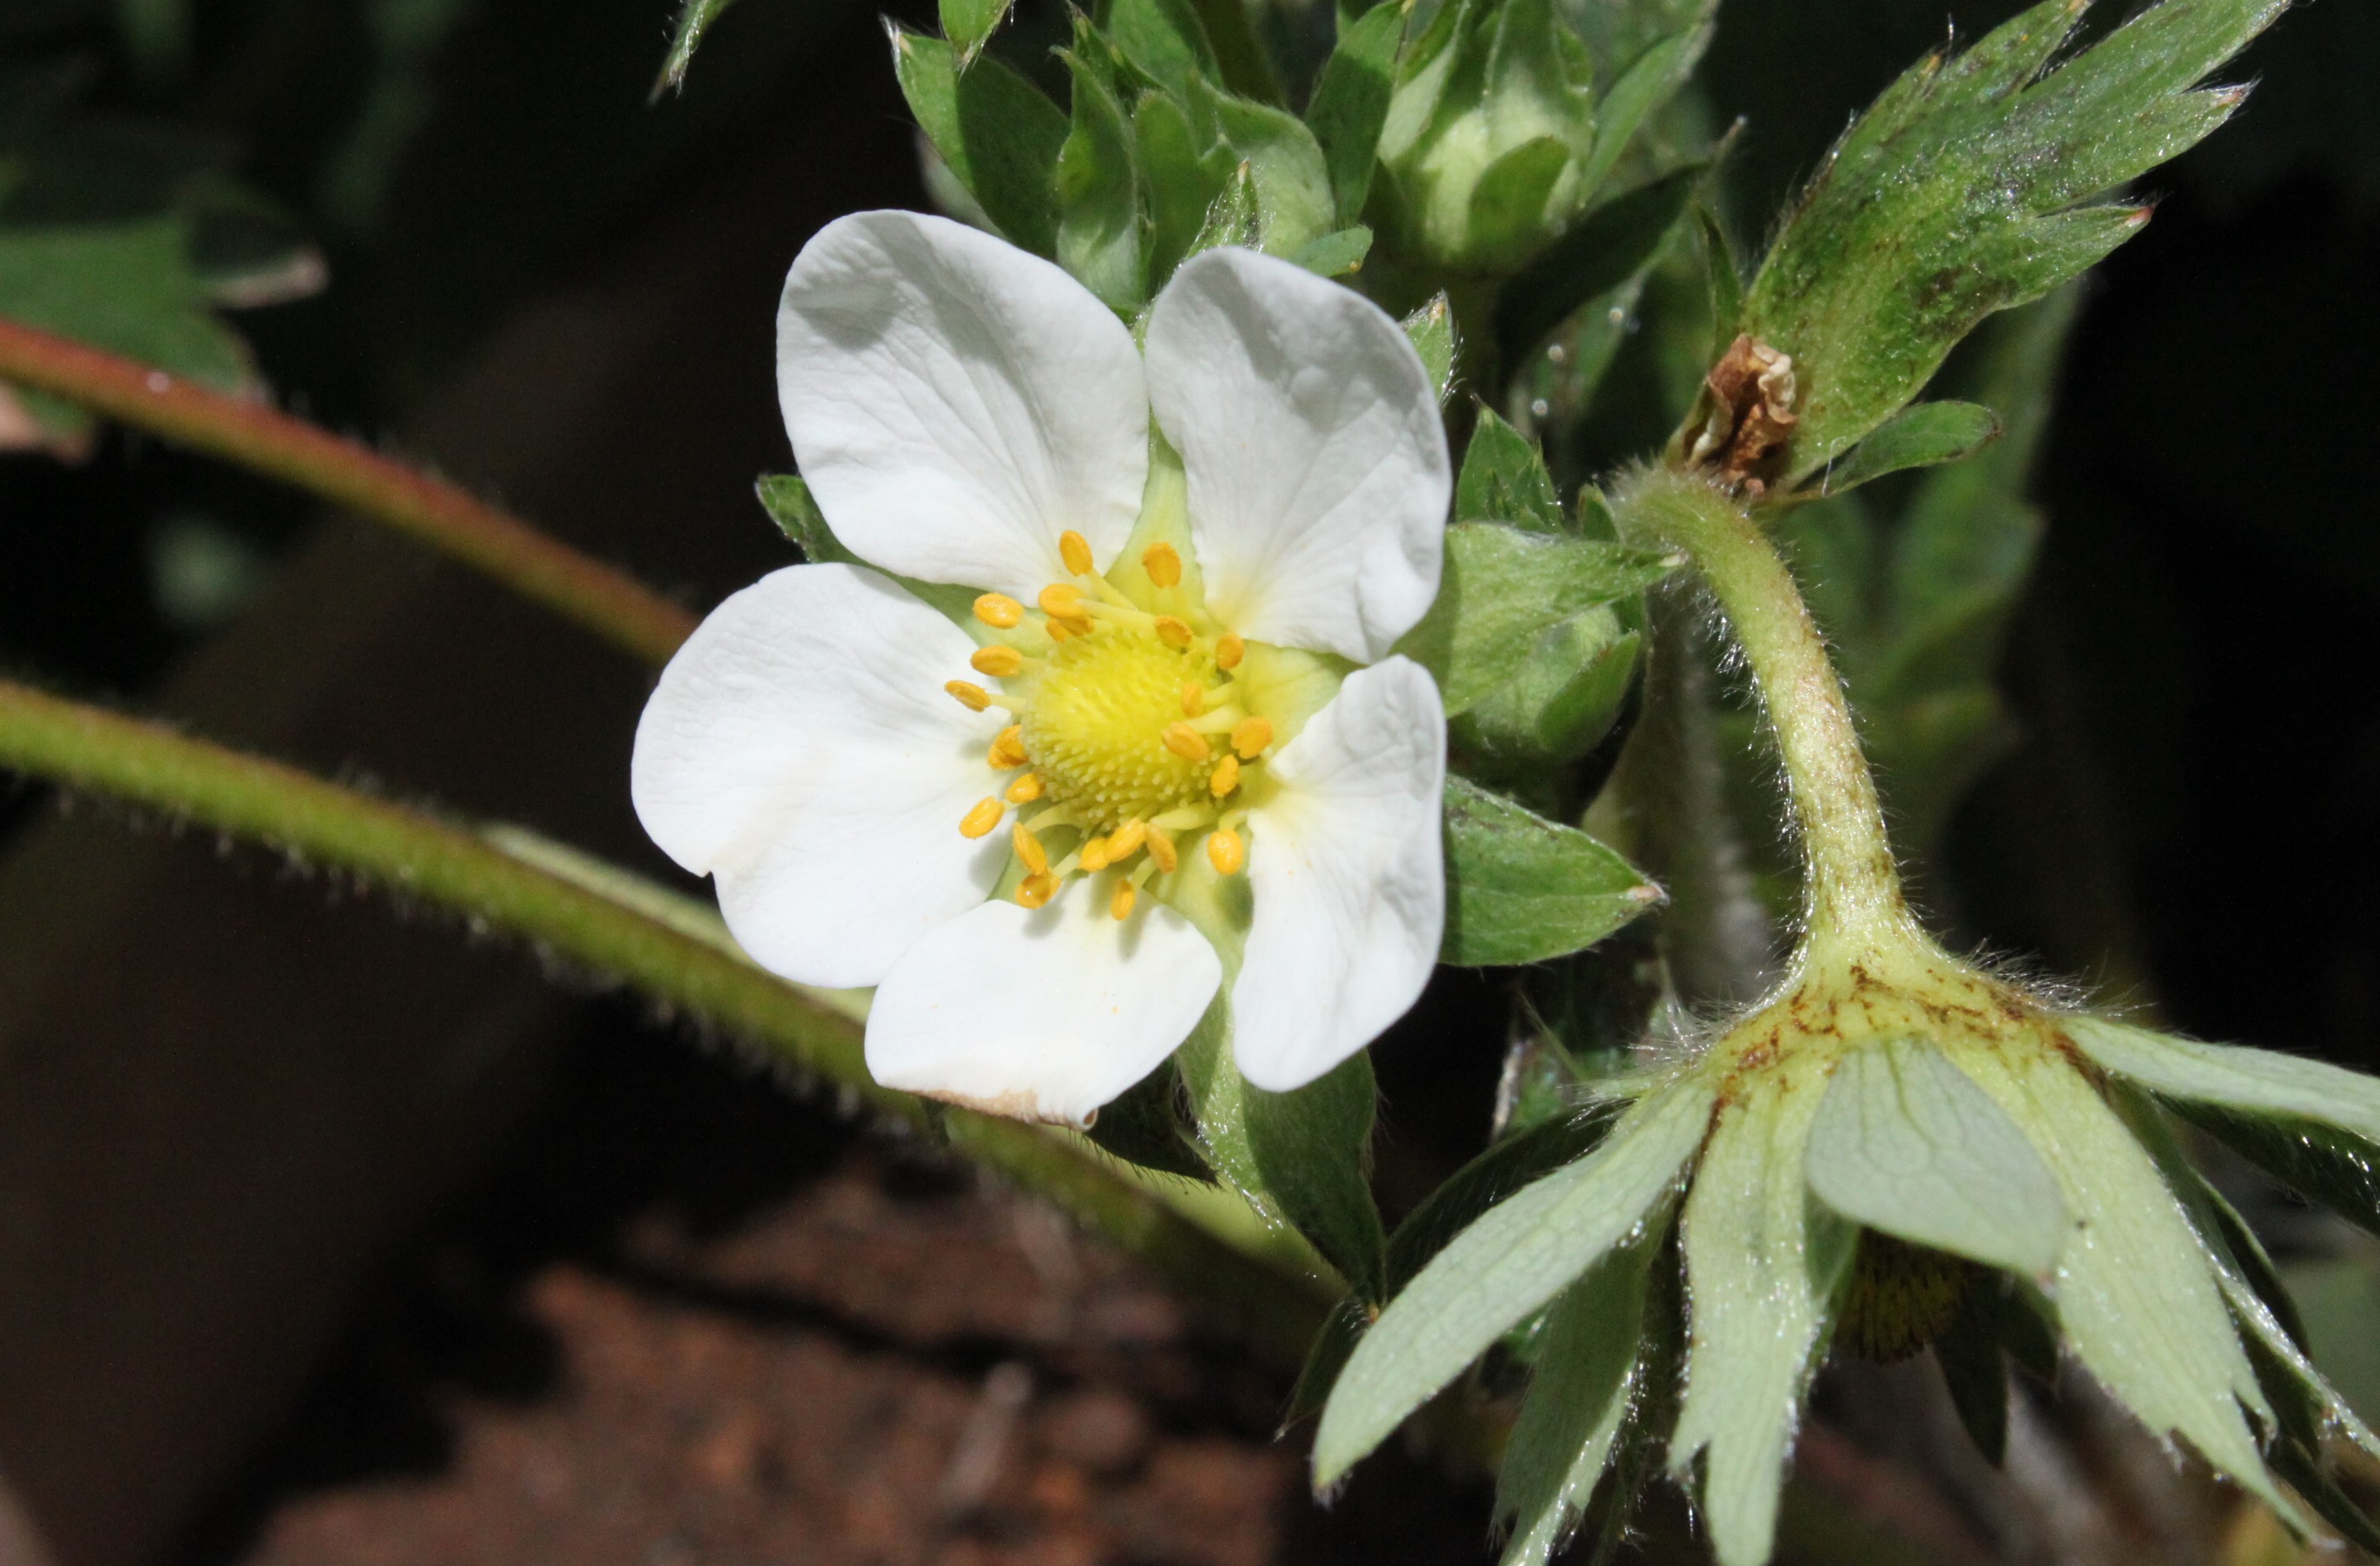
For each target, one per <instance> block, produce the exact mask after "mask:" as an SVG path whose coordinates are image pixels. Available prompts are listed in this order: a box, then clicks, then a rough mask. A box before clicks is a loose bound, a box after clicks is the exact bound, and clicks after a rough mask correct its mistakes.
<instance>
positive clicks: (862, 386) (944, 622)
mask: <svg viewBox="0 0 2380 1566" xmlns="http://www.w3.org/2000/svg"><path fill="white" fill-rule="evenodd" d="M1140 334H1141V337H1142V339H1143V342H1144V343H1145V347H1144V346H1142V345H1140V344H1136V343H1135V332H1134V330H1133V329H1132V328H1130V327H1127V326H1126V325H1125V324H1124V323H1123V322H1120V321H1119V320H1118V319H1117V318H1116V317H1115V315H1114V314H1112V313H1111V311H1110V310H1108V309H1107V308H1106V307H1105V306H1103V305H1101V304H1100V303H1099V300H1098V299H1096V298H1095V297H1093V296H1092V295H1091V294H1090V293H1089V292H1088V291H1087V290H1086V289H1085V288H1084V287H1083V286H1082V285H1080V284H1078V283H1076V282H1075V281H1074V279H1072V278H1071V277H1069V276H1068V275H1067V274H1066V273H1063V272H1062V271H1061V270H1059V269H1058V268H1057V267H1055V266H1053V265H1051V264H1050V263H1049V262H1047V261H1040V260H1038V259H1036V258H1034V257H1032V256H1030V255H1028V254H1026V253H1025V252H1024V251H1022V250H1018V249H1014V248H1013V247H1011V246H1009V245H1007V244H1005V243H1002V241H1000V240H998V239H995V238H992V237H988V236H986V235H983V234H979V233H977V232H975V231H973V230H971V229H967V228H965V227H962V226H960V225H956V224H952V223H948V222H944V221H942V220H941V219H937V218H929V217H921V216H917V215H914V214H911V213H906V212H863V213H859V214H857V215H855V216H852V217H847V218H844V219H842V220H841V221H839V222H837V223H835V224H832V225H830V226H829V227H827V228H826V229H825V230H823V231H822V232H821V233H820V235H819V236H818V237H816V238H815V239H813V240H812V241H811V242H810V244H809V245H808V246H807V247H806V248H805V249H804V250H803V251H802V254H801V256H800V257H799V259H798V260H796V261H795V263H794V268H793V272H792V274H791V275H790V276H789V277H788V278H787V280H786V284H785V291H784V296H783V304H782V306H781V309H780V312H779V316H778V389H779V395H780V398H781V401H782V403H783V409H784V415H785V425H786V429H787V431H788V432H789V434H790V435H791V437H792V440H793V446H794V453H795V458H796V461H797V462H798V464H799V467H800V468H801V471H802V474H803V476H804V478H805V479H806V480H807V483H808V485H809V487H810V490H811V492H812V494H813V495H814V496H815V498H816V500H817V503H818V505H819V508H820V511H821V512H822V513H823V514H824V516H825V518H826V521H827V522H828V524H829V525H830V526H831V528H832V532H833V534H834V540H835V541H836V542H837V543H838V544H839V545H840V546H841V547H842V548H843V549H844V550H845V551H847V552H849V554H850V555H851V556H852V557H853V558H852V559H851V560H850V561H848V562H824V563H815V564H804V565H796V566H792V567H789V568H787V569H784V570H781V571H777V572H775V573H772V574H771V575H770V576H768V577H764V578H762V579H761V580H760V581H759V582H758V583H756V584H754V585H753V586H752V587H749V588H747V589H744V590H743V591H741V592H738V593H736V594H735V595H734V596H733V597H731V598H729V599H728V600H727V601H725V602H724V603H722V604H721V605H720V606H719V608H718V609H717V610H715V611H714V612H713V613H711V614H710V617H709V618H708V619H706V620H705V621H704V622H703V624H702V625H701V627H700V629H698V631H697V632H696V633H695V635H694V637H693V638H692V639H691V640H689V641H688V642H687V643H686V647H685V648H684V649H682V650H681V651H680V652H679V653H678V655H677V656H676V657H675V658H674V660H673V661H672V662H671V663H670V665H669V667H668V668H667V670H666V671H664V673H663V674H662V679H661V683H660V686H659V687H658V689H657V690H656V691H655V692H654V695H653V698H652V700H651V702H650V705H649V706H648V707H647V709H646V710H645V714H644V718H643V721H642V722H641V723H640V725H639V726H638V729H637V747H636V756H635V760H634V763H633V776H632V784H633V791H634V796H635V801H636V807H637V814H638V816H639V818H640V819H642V820H643V822H644V824H645V828H646V830H647V831H648V832H650V833H651V834H652V837H653V839H654V841H655V842H656V843H658V844H660V845H661V846H662V849H663V850H665V851H666V852H667V853H668V854H669V855H670V856H672V857H673V858H674V859H675V860H676V861H677V862H678V863H679V864H681V865H683V866H684V867H685V868H687V869H688V870H691V871H694V872H696V873H698V874H709V875H710V876H711V877H713V878H714V880H715V882H716V884H717V888H718V892H719V900H720V907H721V910H722V913H723V914H724V915H725V917H726V919H727V922H728V926H729V929H731V930H733V931H734V933H735V938H736V940H737V941H739V942H740V943H741V944H742V945H743V946H744V948H745V950H746V951H747V953H750V954H751V956H752V957H753V958H754V959H755V960H756V961H758V962H759V963H760V964H762V965H765V966H767V967H769V968H771V970H773V971H775V972H777V973H779V974H781V975H783V976H784V977H788V978H791V979H794V980H796V981H799V982H803V983H809V984H817V985H824V986H831V987H837V988H855V987H864V986H875V987H876V989H877V994H876V999H875V1002H874V1004H873V1007H872V1009H871V1012H870V1015H869V1019H868V1038H867V1054H868V1068H869V1070H870V1071H872V1072H873V1073H874V1074H875V1075H876V1076H877V1078H878V1080H880V1081H881V1082H883V1083H885V1084H887V1085H888V1086H897V1087H902V1088H906V1089H909V1090H911V1091H915V1092H918V1093H923V1094H928V1095H930V1096H933V1097H937V1098H941V1099H950V1100H953V1101H956V1102H960V1103H965V1104H970V1105H973V1106H976V1107H978V1108H983V1109H988V1110H991V1111H997V1112H1000V1113H1004V1114H1010V1115H1014V1116H1018V1117H1021V1118H1026V1119H1035V1120H1045V1121H1053V1122H1061V1123H1074V1124H1083V1123H1088V1121H1089V1120H1090V1118H1091V1116H1092V1115H1093V1114H1094V1113H1095V1112H1096V1111H1097V1110H1098V1109H1099V1106H1100V1105H1101V1104H1103V1103H1106V1102H1107V1101H1108V1100H1110V1099H1113V1098H1114V1097H1115V1096H1116V1095H1117V1094H1119V1093H1121V1092H1123V1090H1124V1089H1125V1088H1127V1087H1129V1086H1132V1085H1133V1084H1134V1083H1135V1082H1137V1081H1138V1080H1140V1079H1141V1078H1142V1077H1143V1076H1145V1075H1147V1074H1148V1073H1149V1072H1150V1071H1152V1070H1154V1069H1155V1068H1156V1067H1157V1066H1158V1065H1159V1064H1160V1062H1163V1061H1164V1060H1165V1058H1166V1057H1167V1056H1168V1055H1169V1054H1171V1053H1172V1050H1174V1049H1175V1048H1176V1047H1177V1046H1178V1045H1179V1044H1181V1043H1182V1042H1183V1040H1184V1038H1186V1037H1187V1036H1188V1035H1189V1033H1190V1032H1191V1031H1192V1029H1193V1028H1195V1027H1196V1026H1198V1024H1199V1023H1200V1021H1201V1019H1202V1018H1204V1017H1206V1016H1207V1015H1208V1012H1209V1009H1210V1007H1214V1006H1219V1005H1220V1006H1223V1007H1225V1008H1227V1011H1228V1016H1229V1020H1230V1023H1231V1026H1232V1038H1233V1050H1234V1054H1235V1057H1236V1060H1237V1062H1238V1064H1239V1067H1240V1070H1241V1071H1242V1073H1243V1074H1245V1076H1246V1077H1247V1078H1248V1079H1249V1080H1250V1081H1251V1082H1253V1083H1255V1084H1256V1085H1257V1086H1260V1087H1264V1088H1268V1089H1272V1090H1276V1091H1285V1090H1287V1089H1290V1088H1293V1087H1297V1086H1303V1085H1304V1084H1305V1083H1307V1082H1310V1081H1312V1080H1313V1079H1314V1078H1316V1077H1317V1076H1319V1075H1321V1074H1323V1073H1324V1072H1326V1071H1328V1070H1330V1068H1331V1067H1332V1066H1334V1065H1336V1064H1338V1063H1339V1062H1341V1061H1342V1060H1344V1059H1346V1058H1347V1057H1348V1056H1350V1055H1352V1054H1354V1052H1355V1051H1356V1050H1360V1049H1361V1048H1363V1046H1364V1045H1365V1044H1366V1043H1367V1042H1368V1041H1369V1040H1370V1039H1371V1038H1373V1037H1374V1036H1375V1035H1377V1034H1378V1032H1379V1031H1380V1030H1381V1029H1382V1028H1383V1027H1385V1026H1387V1025H1388V1024H1389V1023H1390V1022H1392V1021H1394V1020H1395V1018H1396V1017H1397V1016H1398V1015H1400V1014H1403V1012H1404V1011H1405V1009H1406V1008H1407V1007H1409V1006H1410V1005H1411V1004H1412V1003H1413V1002H1414V1000H1415V997H1416V996H1417V995H1418V994H1419V993H1420V991H1421V988H1422V985H1423V984H1424V982H1425V981H1426V980H1427V977H1428V975H1429V972H1430V969H1431V967H1432V965H1434V963H1435V962H1436V959H1437V953H1438V950H1439V938H1440V935H1441V931H1442V926H1443V922H1444V917H1445V911H1444V903H1445V897H1444V874H1443V868H1442V865H1441V859H1440V856H1441V847H1440V837H1439V832H1440V826H1439V809H1440V805H1439V801H1440V795H1441V790H1442V787H1443V783H1444V770H1445V759H1444V758H1445V717H1444V713H1443V710H1442V708H1441V706H1440V704H1439V695H1438V691H1437V687H1436V686H1434V685H1433V684H1432V682H1431V680H1430V678H1429V676H1428V674H1427V673H1425V672H1424V671H1423V670H1422V669H1421V668H1420V667H1419V666H1418V665H1416V664H1415V663H1413V662H1410V661H1408V660H1406V659H1404V658H1403V657H1399V656H1392V655H1390V653H1389V648H1390V645H1391V644H1392V643H1393V642H1394V641H1395V640H1396V639H1397V637H1399V636H1401V635H1402V634H1403V632H1404V631H1405V630H1407V629H1408V628H1410V627H1411V626H1412V625H1413V624H1414V623H1415V621H1416V620H1418V619H1419V618H1420V617H1421V615H1422V614H1423V613H1424V612H1425V611H1426V610H1427V608H1428V607H1429V605H1430V602H1431V601H1432V600H1433V598H1434V597H1435V596H1436V594H1437V590H1438V581H1439V558H1440V549H1441V542H1440V540H1441V537H1442V533H1443V528H1444V523H1445V518H1446V511H1447V505H1448V501H1449V497H1450V492H1451V467H1450V463H1449V459H1448V455H1447V449H1446V442H1445V436H1444V434H1443V431H1442V430H1441V427H1440V424H1439V413H1438V405H1437V399H1436V395H1435V393H1434V390H1433V388H1432V386H1431V383H1430V380H1429V376H1428V374H1427V371H1426V370H1424V368H1423V366H1422V364H1421V361H1420V358H1419V357H1418V356H1417V355H1416V354H1415V351H1414V349H1413V347H1412V346H1411V344H1410V343H1409V342H1408V340H1407V339H1406V337H1405V335H1404V334H1403V330H1402V329H1401V328H1400V327H1399V326H1398V325H1397V324H1396V322H1393V321H1391V320H1390V318H1389V317H1388V316H1386V315H1384V314H1383V313H1381V311H1380V310H1378V309H1377V308H1376V307H1374V306H1373V305H1371V304H1370V303H1368V302H1366V300H1364V299H1362V298H1361V297H1358V296H1356V295H1354V294H1353V293H1350V292H1348V291H1347V290H1345V289H1343V288H1341V287H1338V286H1336V285H1332V284H1330V283H1327V282H1324V281H1323V280H1321V279H1319V278H1318V277H1315V276H1313V275H1311V274H1310V273H1305V272H1304V271H1302V270H1301V269H1299V268H1297V267H1295V266H1293V265H1292V264H1290V263H1288V262H1285V261H1278V260H1274V259H1271V258H1269V257H1265V256H1261V255H1258V254H1256V253H1253V252H1250V251H1246V250H1238V249H1216V250H1209V251H1207V252H1205V253H1203V254H1201V255H1198V256H1196V257H1194V258H1193V259H1192V260H1191V261H1188V262H1186V263H1185V264H1184V266H1183V267H1182V268H1181V269H1180V271H1179V272H1178V273H1176V274H1175V276H1174V279H1173V281H1172V284H1171V285H1169V286H1168V287H1167V288H1166V289H1165V291H1164V292H1163V294H1162V295H1160V297H1159V298H1158V299H1157V301H1156V302H1155V303H1154V304H1153V305H1152V306H1151V307H1150V308H1149V310H1148V311H1147V315H1146V317H1145V318H1144V320H1143V322H1141V324H1140ZM953 589H962V590H956V591H954V590H953ZM1219 997H1220V999H1219Z"/></svg>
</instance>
